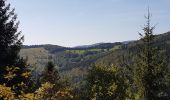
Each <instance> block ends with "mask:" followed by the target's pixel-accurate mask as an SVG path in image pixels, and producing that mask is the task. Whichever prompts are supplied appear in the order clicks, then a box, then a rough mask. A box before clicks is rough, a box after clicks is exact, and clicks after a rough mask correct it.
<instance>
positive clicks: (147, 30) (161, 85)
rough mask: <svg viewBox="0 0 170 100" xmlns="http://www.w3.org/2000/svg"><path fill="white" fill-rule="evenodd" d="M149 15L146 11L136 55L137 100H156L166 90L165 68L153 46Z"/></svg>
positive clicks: (152, 28) (153, 39)
mask: <svg viewBox="0 0 170 100" xmlns="http://www.w3.org/2000/svg"><path fill="white" fill-rule="evenodd" d="M150 17H151V14H150V12H149V10H148V16H146V19H147V24H146V25H145V26H144V28H143V31H144V34H140V35H141V36H142V38H141V42H142V43H141V46H140V50H139V53H138V60H137V64H136V65H137V66H136V68H135V73H134V76H135V78H134V79H135V83H136V85H137V91H138V98H139V99H142V100H143V99H144V100H158V99H160V98H163V95H162V94H164V93H165V90H166V71H167V67H168V66H166V65H165V63H164V61H163V57H162V56H161V53H160V52H159V49H158V48H156V47H155V46H154V43H155V37H154V34H153V30H154V28H155V27H152V26H151V25H150Z"/></svg>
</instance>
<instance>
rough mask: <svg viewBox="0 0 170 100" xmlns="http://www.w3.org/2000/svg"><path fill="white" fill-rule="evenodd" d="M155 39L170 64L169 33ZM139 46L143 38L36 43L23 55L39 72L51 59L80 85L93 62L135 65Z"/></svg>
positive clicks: (74, 82)
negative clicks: (72, 45) (73, 43)
mask: <svg viewBox="0 0 170 100" xmlns="http://www.w3.org/2000/svg"><path fill="white" fill-rule="evenodd" d="M155 38H156V39H155V42H154V45H155V46H156V47H159V49H160V52H163V53H164V54H163V55H165V56H166V63H169V58H170V54H169V53H168V52H170V48H169V47H170V41H169V40H170V32H167V33H163V34H159V35H155ZM140 45H141V41H140V40H136V41H126V42H117V43H99V44H94V45H89V46H79V47H75V48H68V47H62V46H57V45H33V46H24V47H23V48H22V49H21V52H20V55H21V56H22V57H24V58H26V59H27V61H28V63H29V64H30V65H31V66H32V67H33V68H35V70H36V71H37V72H41V71H42V70H43V68H44V67H45V64H46V63H47V62H48V61H49V60H52V61H53V62H54V64H55V67H56V68H57V69H58V70H59V71H60V72H61V73H60V74H61V75H64V77H67V78H69V79H70V81H71V82H72V84H74V86H77V84H79V85H80V84H81V83H82V82H81V81H82V80H83V79H85V78H86V75H87V72H88V69H89V68H90V66H91V64H93V63H96V64H97V65H103V66H111V65H117V66H124V64H127V65H131V64H133V62H134V60H135V57H136V56H135V55H136V54H137V52H138V47H139V46H140ZM80 82H81V83H80Z"/></svg>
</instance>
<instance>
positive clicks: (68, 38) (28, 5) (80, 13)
mask: <svg viewBox="0 0 170 100" xmlns="http://www.w3.org/2000/svg"><path fill="white" fill-rule="evenodd" d="M8 2H9V3H10V4H11V8H15V13H17V15H18V20H19V21H20V25H19V30H21V31H22V34H23V35H24V36H25V41H24V44H25V45H38V44H55V45H61V46H67V47H73V46H79V45H89V44H94V43H100V42H121V41H127V40H137V39H139V38H140V36H139V35H138V32H142V27H143V25H144V24H145V22H146V19H145V18H144V15H145V14H147V9H148V5H149V7H150V11H151V13H152V19H151V20H152V22H151V23H152V25H156V29H155V30H154V32H155V34H160V33H164V32H167V31H170V19H169V18H170V6H169V4H170V0H8Z"/></svg>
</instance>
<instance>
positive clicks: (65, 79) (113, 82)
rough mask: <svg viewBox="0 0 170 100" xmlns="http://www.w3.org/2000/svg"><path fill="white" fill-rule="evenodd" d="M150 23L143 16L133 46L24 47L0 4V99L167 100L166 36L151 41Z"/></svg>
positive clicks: (169, 41)
mask: <svg viewBox="0 0 170 100" xmlns="http://www.w3.org/2000/svg"><path fill="white" fill-rule="evenodd" d="M150 23H151V14H150V12H149V10H148V14H147V16H146V24H145V25H144V26H143V29H142V30H143V33H139V36H140V39H139V40H133V41H125V42H115V43H97V44H93V45H84V46H77V47H62V46H58V45H51V44H46V45H30V46H28V45H23V41H24V36H23V35H22V33H21V32H20V31H19V30H18V26H19V21H18V19H17V15H16V14H15V10H14V9H11V8H10V4H8V5H7V3H6V0H0V99H1V100H170V65H169V63H170V54H169V52H170V48H169V47H170V32H166V33H163V34H159V35H155V34H154V29H155V27H153V26H151V24H150ZM137 34H138V33H137Z"/></svg>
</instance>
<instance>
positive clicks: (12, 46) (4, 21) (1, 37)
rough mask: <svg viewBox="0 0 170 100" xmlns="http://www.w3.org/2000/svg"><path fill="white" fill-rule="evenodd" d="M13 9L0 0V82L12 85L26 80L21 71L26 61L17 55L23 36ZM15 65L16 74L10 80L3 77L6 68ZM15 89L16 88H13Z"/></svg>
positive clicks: (23, 69) (3, 0)
mask: <svg viewBox="0 0 170 100" xmlns="http://www.w3.org/2000/svg"><path fill="white" fill-rule="evenodd" d="M14 11H15V10H14V9H12V10H11V9H10V4H8V5H7V3H6V0H0V84H3V83H5V84H7V86H11V87H12V86H13V85H16V84H17V83H20V82H23V81H26V80H27V79H25V78H23V77H22V75H21V74H22V73H23V72H24V71H27V69H26V66H25V65H26V63H25V61H24V60H23V59H21V58H20V57H19V51H20V49H21V45H22V42H23V38H24V37H23V36H22V35H21V32H19V31H18V25H19V22H18V21H17V15H16V14H15V12H14ZM7 66H8V68H9V69H10V67H11V68H13V67H16V68H17V69H16V71H15V72H16V75H15V77H14V78H13V79H12V80H10V81H9V80H8V79H6V78H4V75H6V74H8V72H7V71H6V68H7ZM15 90H16V91H17V89H15Z"/></svg>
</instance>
